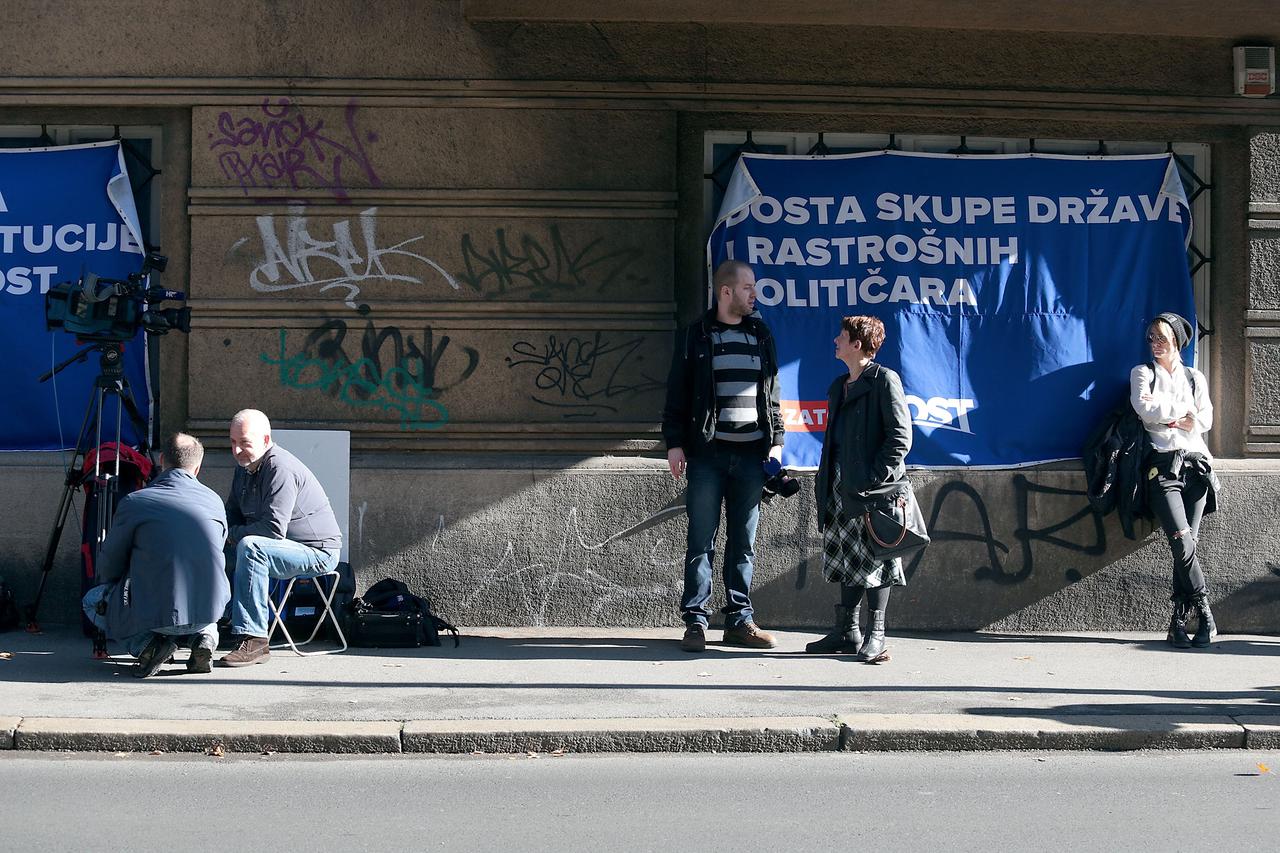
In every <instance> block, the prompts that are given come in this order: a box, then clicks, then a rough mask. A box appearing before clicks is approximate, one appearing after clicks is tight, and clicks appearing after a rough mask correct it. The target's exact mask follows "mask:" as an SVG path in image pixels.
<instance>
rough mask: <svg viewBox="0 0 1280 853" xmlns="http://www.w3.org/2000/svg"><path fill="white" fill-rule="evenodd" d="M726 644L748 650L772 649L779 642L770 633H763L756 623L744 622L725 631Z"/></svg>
mask: <svg viewBox="0 0 1280 853" xmlns="http://www.w3.org/2000/svg"><path fill="white" fill-rule="evenodd" d="M724 644H725V645H726V646H742V647H743V648H747V649H772V648H773V647H774V646H776V645H778V641H777V640H775V639H774V638H773V635H772V634H770V633H769V632H768V631H761V630H760V628H759V627H758V626H757V625H756V623H754V622H743V623H742V624H741V625H734V626H732V627H729V628H725V629H724Z"/></svg>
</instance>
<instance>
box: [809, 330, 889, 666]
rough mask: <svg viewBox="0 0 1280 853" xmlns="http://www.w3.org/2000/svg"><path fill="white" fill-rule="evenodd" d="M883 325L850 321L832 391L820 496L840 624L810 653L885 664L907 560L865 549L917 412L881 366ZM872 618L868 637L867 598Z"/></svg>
mask: <svg viewBox="0 0 1280 853" xmlns="http://www.w3.org/2000/svg"><path fill="white" fill-rule="evenodd" d="M884 335H885V333H884V323H882V322H881V321H880V320H878V319H876V318H875V317H868V316H854V317H845V318H844V319H843V320H841V321H840V334H839V335H837V336H836V339H835V347H836V348H835V356H836V358H838V359H840V360H841V361H842V362H844V364H845V367H846V368H848V370H847V372H846V373H842V374H841V375H840V376H837V377H836V379H835V381H834V382H832V383H831V387H830V388H829V389H828V390H827V412H828V415H827V418H828V422H827V432H826V438H825V440H824V441H823V444H822V463H821V465H820V467H819V468H818V476H817V481H816V496H817V501H818V530H819V531H821V533H822V575H823V577H824V578H826V579H827V580H828V581H831V582H833V583H839V584H840V603H839V604H838V605H836V626H835V630H833V631H832V632H831V633H830V634H827V635H826V636H825V637H823V638H822V639H820V640H816V641H814V642H812V643H809V644H808V645H807V646H805V651H806V652H810V653H812V654H830V653H833V652H846V653H850V652H852V653H856V654H857V658H856V659H857V660H860V661H865V662H870V663H874V662H877V661H881V660H887V659H888V655H887V654H886V652H885V638H884V620H885V611H886V610H887V609H888V606H889V590H890V589H892V588H893V587H895V586H905V585H906V582H907V578H906V574H905V573H904V572H903V569H902V560H901V559H900V558H894V559H890V560H883V561H881V560H877V559H875V557H874V556H873V555H872V553H871V551H870V549H869V548H868V547H867V531H866V524H865V522H864V521H863V514H864V513H865V512H866V510H867V509H868V508H869V507H870V506H871V505H872V504H874V503H876V502H878V501H881V500H883V499H884V497H885V495H886V494H887V493H888V492H890V491H892V490H893V484H894V483H897V482H900V481H904V480H905V479H906V471H907V469H906V458H907V452H908V451H909V450H911V414H910V412H909V411H908V410H907V400H906V396H905V394H904V393H903V391H902V380H901V379H899V378H898V374H897V373H895V372H893V371H892V370H890V369H889V368H887V367H884V366H882V365H879V364H877V363H876V362H875V361H874V359H875V355H876V353H877V352H878V351H879V350H880V347H881V345H882V344H883V343H884ZM864 597H865V598H866V599H867V606H868V608H869V610H870V619H869V621H868V623H867V633H866V637H865V639H864V637H863V635H862V632H861V630H860V628H859V625H858V621H859V620H858V613H859V610H860V608H861V606H862V599H863V598H864Z"/></svg>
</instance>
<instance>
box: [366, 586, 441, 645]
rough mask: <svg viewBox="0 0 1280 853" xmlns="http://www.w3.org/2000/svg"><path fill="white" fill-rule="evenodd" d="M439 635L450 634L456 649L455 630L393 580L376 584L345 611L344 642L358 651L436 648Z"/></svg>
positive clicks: (421, 600) (429, 606)
mask: <svg viewBox="0 0 1280 853" xmlns="http://www.w3.org/2000/svg"><path fill="white" fill-rule="evenodd" d="M441 631H445V632H448V633H451V634H453V645H454V647H455V648H456V647H457V646H458V645H459V643H460V639H459V635H458V629H457V628H455V627H454V626H453V625H451V624H449V623H448V622H446V621H445V620H444V619H441V618H440V617H439V616H437V615H435V614H434V613H432V612H431V603H430V602H429V601H428V600H427V599H426V598H423V597H422V596H420V595H415V594H414V593H413V592H412V591H410V589H409V587H408V586H406V585H405V584H404V583H403V582H401V581H398V580H396V579H394V578H386V579H385V580H380V581H378V582H377V583H375V584H374V585H373V586H371V587H369V589H368V590H366V591H365V594H364V595H363V596H360V597H359V598H354V599H352V600H351V604H350V605H349V606H348V608H347V632H346V633H347V639H348V641H349V642H350V643H351V645H353V646H357V647H360V648H382V649H394V648H417V647H418V646H438V645H440V632H441Z"/></svg>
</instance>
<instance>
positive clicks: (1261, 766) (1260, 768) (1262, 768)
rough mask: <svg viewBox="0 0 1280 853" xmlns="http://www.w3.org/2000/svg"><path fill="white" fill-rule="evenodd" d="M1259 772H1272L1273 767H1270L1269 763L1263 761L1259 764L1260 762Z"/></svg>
mask: <svg viewBox="0 0 1280 853" xmlns="http://www.w3.org/2000/svg"><path fill="white" fill-rule="evenodd" d="M1258 772H1259V773H1270V772H1271V768H1270V767H1268V766H1267V765H1265V764H1262V763H1261V762H1259V764H1258Z"/></svg>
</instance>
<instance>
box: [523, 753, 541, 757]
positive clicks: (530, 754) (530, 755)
mask: <svg viewBox="0 0 1280 853" xmlns="http://www.w3.org/2000/svg"><path fill="white" fill-rule="evenodd" d="M525 755H527V756H529V757H530V758H537V757H538V753H536V752H526V753H525Z"/></svg>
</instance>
